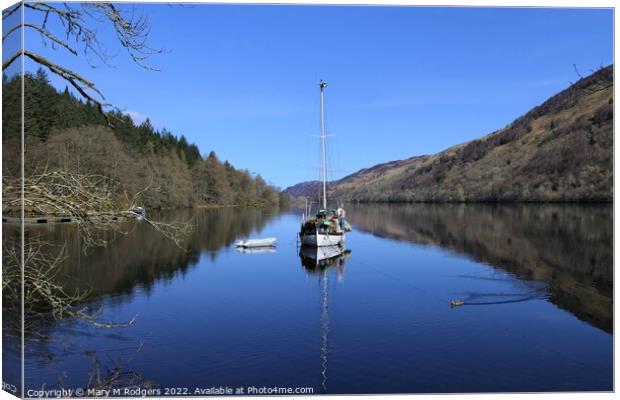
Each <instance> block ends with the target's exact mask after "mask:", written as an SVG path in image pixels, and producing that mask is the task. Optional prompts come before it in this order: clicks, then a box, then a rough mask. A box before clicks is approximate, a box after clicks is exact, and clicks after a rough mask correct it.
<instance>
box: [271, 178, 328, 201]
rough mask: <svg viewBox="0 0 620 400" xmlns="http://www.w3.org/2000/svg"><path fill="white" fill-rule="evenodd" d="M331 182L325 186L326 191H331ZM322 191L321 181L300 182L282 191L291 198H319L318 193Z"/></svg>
mask: <svg viewBox="0 0 620 400" xmlns="http://www.w3.org/2000/svg"><path fill="white" fill-rule="evenodd" d="M333 187H334V184H333V182H329V183H328V184H327V189H328V190H329V189H333ZM322 190H323V187H322V184H321V181H307V182H301V183H298V184H296V185H293V186H289V187H287V188H286V189H284V190H283V192H285V193H288V194H289V196H292V197H315V198H318V197H319V193H322V192H321V191H322Z"/></svg>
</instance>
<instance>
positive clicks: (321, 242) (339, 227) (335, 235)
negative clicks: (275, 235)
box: [299, 80, 351, 247]
mask: <svg viewBox="0 0 620 400" xmlns="http://www.w3.org/2000/svg"><path fill="white" fill-rule="evenodd" d="M326 87H327V82H324V81H322V80H321V81H320V82H319V88H320V95H321V136H320V139H321V181H322V206H323V208H322V209H321V210H319V212H318V213H317V214H316V215H315V216H314V217H310V218H306V217H305V213H304V217H303V221H302V223H301V229H300V231H299V239H300V240H301V244H302V245H305V246H315V247H321V246H334V245H339V244H343V243H344V239H345V232H348V231H350V230H351V228H350V226H349V224H348V223H347V222H346V220H345V211H344V209H343V208H342V207H339V208H338V209H336V210H333V209H328V208H327V165H326V157H325V139H326V135H325V117H324V93H323V92H324V90H325V88H326Z"/></svg>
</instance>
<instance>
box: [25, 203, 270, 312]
mask: <svg viewBox="0 0 620 400" xmlns="http://www.w3.org/2000/svg"><path fill="white" fill-rule="evenodd" d="M277 214H278V212H277V210H263V209H255V208H247V209H237V208H220V209H197V210H182V211H178V212H175V213H168V214H161V215H154V214H153V213H151V216H150V218H152V219H158V220H167V221H172V220H174V221H189V222H190V223H191V224H192V225H193V231H192V234H191V236H190V237H188V238H186V239H185V240H184V241H183V242H182V243H181V245H182V247H179V246H177V245H176V244H175V243H174V242H173V241H171V240H169V239H167V238H166V237H164V236H163V235H161V234H160V233H159V232H157V231H156V230H154V229H152V227H150V226H149V225H148V224H145V223H143V222H140V221H137V222H131V223H128V226H126V227H124V231H125V232H127V234H119V233H117V232H107V233H106V232H103V233H101V234H102V235H104V236H105V237H106V239H110V240H111V243H110V244H109V245H108V246H107V247H94V248H90V249H88V250H87V251H86V252H85V251H84V246H83V244H82V242H81V238H80V231H79V226H77V225H47V226H33V227H32V229H30V230H29V234H30V235H31V236H33V237H42V238H45V240H49V241H52V242H54V243H57V244H60V245H64V251H65V254H66V261H65V262H64V264H63V266H62V270H61V272H60V274H58V279H61V280H63V284H64V285H66V286H67V288H68V290H71V291H72V290H74V289H78V290H86V289H88V290H90V291H91V293H92V298H97V297H100V296H102V295H111V294H130V293H131V292H132V291H133V289H134V288H136V287H140V288H141V290H142V291H144V292H147V293H148V292H150V291H151V290H152V289H153V286H154V285H155V284H156V283H157V282H158V281H164V282H165V281H170V280H172V279H174V278H175V277H176V276H178V275H185V274H186V273H187V272H188V270H189V268H191V267H192V266H193V265H195V264H196V263H197V261H198V259H199V258H200V256H201V255H202V254H206V255H208V256H209V258H211V259H212V260H214V259H215V258H217V256H218V252H219V251H220V250H221V249H223V248H225V247H227V246H229V245H231V244H232V243H233V242H234V240H235V239H236V238H238V237H240V236H247V235H250V234H252V233H255V232H260V231H261V230H262V229H263V227H264V226H265V225H266V224H267V222H268V221H270V220H271V219H272V218H274V217H275V216H276V215H277ZM130 297H131V296H125V297H122V298H123V300H130ZM118 298H119V299H120V297H118Z"/></svg>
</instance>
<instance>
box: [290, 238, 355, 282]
mask: <svg viewBox="0 0 620 400" xmlns="http://www.w3.org/2000/svg"><path fill="white" fill-rule="evenodd" d="M299 257H300V258H301V265H302V266H303V267H304V268H305V269H306V271H307V272H309V273H311V274H316V273H320V272H323V270H325V269H328V268H330V267H336V269H337V272H338V280H342V278H343V277H344V264H345V261H346V260H347V259H348V258H349V257H351V250H347V249H345V248H344V246H342V245H333V246H321V247H313V246H301V248H300V250H299Z"/></svg>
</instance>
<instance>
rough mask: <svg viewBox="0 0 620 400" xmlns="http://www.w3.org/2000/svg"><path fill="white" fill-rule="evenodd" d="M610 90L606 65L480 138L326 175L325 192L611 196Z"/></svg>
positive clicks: (347, 195) (379, 197) (419, 197)
mask: <svg viewBox="0 0 620 400" xmlns="http://www.w3.org/2000/svg"><path fill="white" fill-rule="evenodd" d="M613 89H614V88H613V65H610V66H607V67H605V68H601V69H600V70H598V71H596V72H595V73H593V74H592V75H590V76H588V77H585V78H583V79H580V80H579V81H578V82H576V83H575V84H573V85H571V86H570V87H569V88H567V89H565V90H563V91H562V92H560V93H558V94H556V95H555V96H553V97H551V98H550V99H548V100H547V101H545V102H544V103H543V104H541V105H539V106H537V107H535V108H534V109H532V110H531V111H529V112H528V113H526V114H525V115H523V116H521V117H519V118H517V119H516V120H515V121H514V122H512V123H511V124H509V125H508V126H506V127H505V128H503V129H500V130H498V131H496V132H493V133H491V134H489V135H486V136H484V137H481V138H480V139H476V140H472V141H470V142H467V143H463V144H460V145H457V146H453V147H451V148H449V149H446V150H444V151H442V152H440V153H437V154H433V155H423V156H417V157H411V158H408V159H405V160H398V161H391V162H388V163H384V164H379V165H375V166H374V167H370V168H366V169H362V170H360V171H358V172H356V173H354V174H352V175H349V176H347V177H345V178H342V179H340V180H339V181H335V182H332V183H331V184H330V188H331V190H330V191H331V194H330V197H331V198H336V199H339V200H347V201H352V202H366V201H368V202H374V201H376V202H417V201H421V202H426V201H430V202H432V201H611V200H612V199H613V102H614V100H613ZM481 118H484V115H481ZM399 145H401V146H407V143H402V144H399ZM411 152H412V153H415V149H414V148H412V149H411ZM308 187H311V185H300V184H298V185H295V186H294V187H291V188H289V189H287V191H289V190H292V191H293V192H294V193H296V195H297V196H299V195H300V194H303V193H301V192H302V189H304V188H308ZM305 195H307V196H310V197H313V196H316V195H315V193H313V192H307V193H305Z"/></svg>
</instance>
